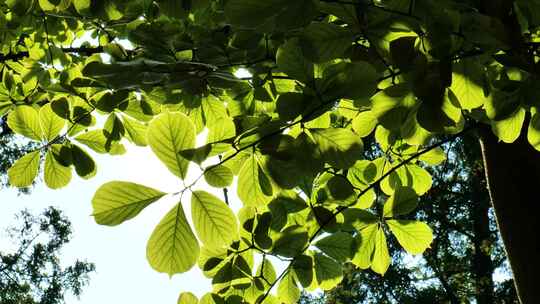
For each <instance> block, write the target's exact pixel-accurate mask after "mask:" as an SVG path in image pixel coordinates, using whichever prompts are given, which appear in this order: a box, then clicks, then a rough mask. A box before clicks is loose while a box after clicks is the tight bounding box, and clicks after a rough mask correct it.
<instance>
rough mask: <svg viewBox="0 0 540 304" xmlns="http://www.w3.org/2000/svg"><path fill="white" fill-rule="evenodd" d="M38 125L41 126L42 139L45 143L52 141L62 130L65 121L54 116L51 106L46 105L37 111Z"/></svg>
mask: <svg viewBox="0 0 540 304" xmlns="http://www.w3.org/2000/svg"><path fill="white" fill-rule="evenodd" d="M39 123H40V125H41V134H42V135H43V136H42V137H43V138H44V139H46V140H47V141H51V140H53V139H54V138H55V137H56V136H58V134H60V132H61V131H62V129H63V128H64V125H65V124H66V121H65V120H64V119H63V118H62V117H60V116H58V115H56V113H55V112H54V111H53V109H52V107H51V104H50V103H48V104H46V105H44V106H42V107H41V109H40V110H39Z"/></svg>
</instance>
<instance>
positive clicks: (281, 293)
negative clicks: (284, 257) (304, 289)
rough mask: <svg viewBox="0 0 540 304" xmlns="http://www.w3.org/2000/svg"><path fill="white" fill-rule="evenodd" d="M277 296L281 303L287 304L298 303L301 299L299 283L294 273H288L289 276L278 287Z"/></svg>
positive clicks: (286, 275)
mask: <svg viewBox="0 0 540 304" xmlns="http://www.w3.org/2000/svg"><path fill="white" fill-rule="evenodd" d="M277 294H278V297H279V300H280V302H283V303H285V304H295V303H298V300H299V299H300V289H299V288H298V283H297V281H296V279H295V277H294V272H293V271H290V270H289V271H288V272H287V274H285V276H284V277H283V278H282V279H281V281H280V282H279V285H278V290H277Z"/></svg>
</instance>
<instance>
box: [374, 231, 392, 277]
mask: <svg viewBox="0 0 540 304" xmlns="http://www.w3.org/2000/svg"><path fill="white" fill-rule="evenodd" d="M388 266H390V255H389V254H388V245H387V244H386V236H385V235H384V231H383V229H382V228H381V227H379V228H378V229H377V232H376V234H375V250H374V252H373V258H372V260H371V269H372V270H373V271H375V272H376V273H378V274H381V275H384V274H385V273H386V270H388Z"/></svg>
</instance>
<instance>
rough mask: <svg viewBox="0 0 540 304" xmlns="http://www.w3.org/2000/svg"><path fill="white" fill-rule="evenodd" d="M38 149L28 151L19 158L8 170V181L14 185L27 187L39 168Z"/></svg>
mask: <svg viewBox="0 0 540 304" xmlns="http://www.w3.org/2000/svg"><path fill="white" fill-rule="evenodd" d="M39 160H40V153H39V151H33V152H30V153H28V154H26V155H24V156H23V157H21V158H19V159H18V160H17V161H16V162H15V163H14V164H13V165H12V166H11V168H9V170H8V172H7V173H8V177H9V183H10V184H11V185H12V186H15V187H19V188H22V187H28V186H30V185H31V184H32V182H33V181H34V179H35V178H36V176H37V174H38V170H39Z"/></svg>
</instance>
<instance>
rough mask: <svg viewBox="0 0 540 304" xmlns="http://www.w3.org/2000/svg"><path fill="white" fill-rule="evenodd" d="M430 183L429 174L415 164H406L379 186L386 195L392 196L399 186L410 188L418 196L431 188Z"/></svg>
mask: <svg viewBox="0 0 540 304" xmlns="http://www.w3.org/2000/svg"><path fill="white" fill-rule="evenodd" d="M385 171H386V170H385ZM432 182H433V181H432V178H431V174H429V172H428V171H427V170H426V169H424V168H422V167H420V166H418V165H416V164H407V165H404V166H401V167H399V168H398V169H397V170H395V171H394V172H392V173H390V175H389V176H388V177H386V178H385V179H383V180H382V181H381V184H380V185H381V189H382V190H383V192H384V193H386V194H387V195H392V194H393V193H394V190H395V189H396V188H398V187H400V186H405V187H412V188H413V189H414V191H416V193H417V194H418V195H423V194H424V193H426V192H427V191H428V190H429V189H430V188H431V184H432Z"/></svg>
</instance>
